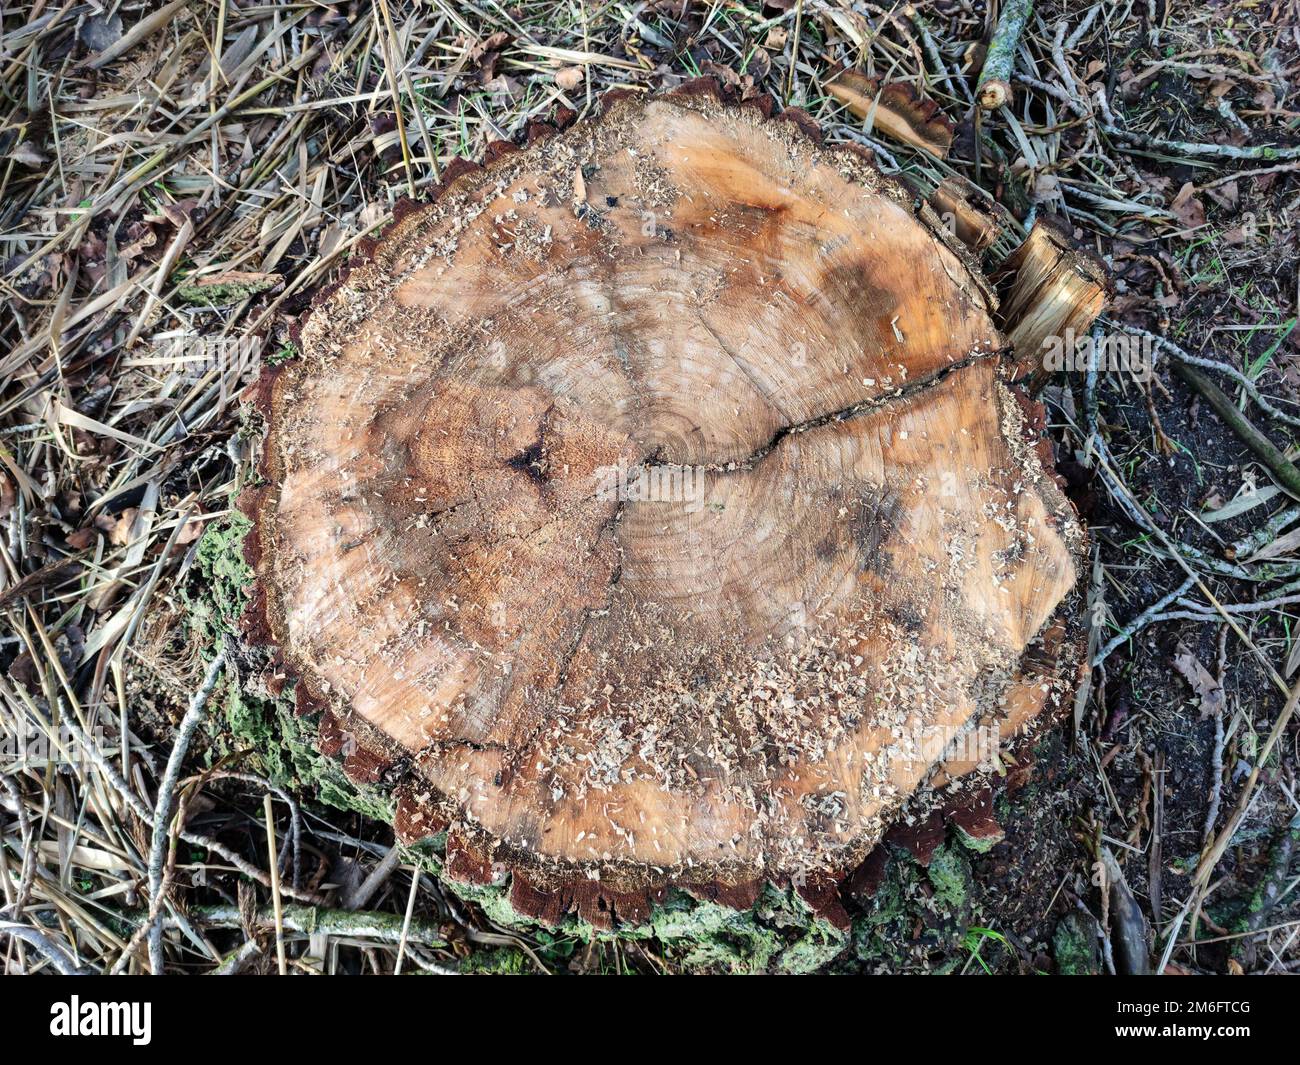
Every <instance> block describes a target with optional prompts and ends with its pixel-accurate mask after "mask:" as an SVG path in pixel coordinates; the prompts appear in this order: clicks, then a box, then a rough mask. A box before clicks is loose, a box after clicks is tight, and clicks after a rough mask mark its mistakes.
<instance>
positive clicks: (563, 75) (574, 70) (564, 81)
mask: <svg viewBox="0 0 1300 1065" xmlns="http://www.w3.org/2000/svg"><path fill="white" fill-rule="evenodd" d="M584 76H585V75H584V74H583V70H582V67H561V68H560V69H559V70H557V71H556V72H555V84H556V85H558V86H559V87H560V88H561V89H563V90H564V91H565V92H573V90H574V89H576V88H577V87H578V86H579V85H581V84H582V79H583V77H584Z"/></svg>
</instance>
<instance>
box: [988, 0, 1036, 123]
mask: <svg viewBox="0 0 1300 1065" xmlns="http://www.w3.org/2000/svg"><path fill="white" fill-rule="evenodd" d="M1033 9H1034V5H1033V0H1004V2H1003V4H1002V10H1001V11H1000V12H999V14H998V24H997V28H996V29H995V30H994V31H993V39H992V40H991V41H989V50H988V53H987V55H985V57H984V69H983V71H982V72H981V73H980V80H979V86H978V87H977V88H976V90H975V98H976V99H977V100H979V105H980V107H982V108H984V110H985V111H996V110H997V109H998V108H999V107H1004V106H1006V105H1007V104H1009V103H1010V102H1011V69H1012V67H1014V66H1015V65H1016V49H1017V48H1019V47H1020V35H1021V34H1022V33H1024V31H1025V23H1026V22H1028V21H1029V14H1030V12H1031V11H1033Z"/></svg>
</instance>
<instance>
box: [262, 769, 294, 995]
mask: <svg viewBox="0 0 1300 1065" xmlns="http://www.w3.org/2000/svg"><path fill="white" fill-rule="evenodd" d="M262 808H263V810H265V812H266V850H267V857H268V859H269V861H268V862H267V868H269V869H270V870H271V905H272V908H273V912H274V914H275V960H276V964H277V965H279V967H280V975H281V976H288V975H289V969H288V964H287V963H286V961H285V958H284V905H283V903H282V902H281V900H280V862H279V860H278V859H277V858H276V856H275V811H274V810H273V809H272V807H271V793H270V792H269V791H268V792H267V793H266V794H265V795H264V796H262Z"/></svg>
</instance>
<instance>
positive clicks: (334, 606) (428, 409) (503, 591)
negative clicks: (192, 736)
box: [242, 86, 1082, 926]
mask: <svg viewBox="0 0 1300 1065" xmlns="http://www.w3.org/2000/svg"><path fill="white" fill-rule="evenodd" d="M768 112H769V108H768V107H766V106H755V105H745V106H732V105H729V104H725V103H723V102H722V101H720V100H719V99H718V98H717V96H716V94H715V93H713V92H711V91H708V90H707V89H705V88H702V87H699V86H693V91H689V92H682V93H677V94H673V95H669V96H661V97H654V98H649V99H643V98H634V97H631V96H628V95H621V96H614V97H610V98H607V99H606V101H605V104H604V107H603V110H602V113H601V114H600V115H599V116H598V117H595V118H593V119H590V120H588V121H584V122H582V123H579V124H578V125H576V126H573V127H572V128H570V129H569V130H567V131H566V132H563V133H559V134H555V131H554V130H543V129H540V128H535V129H534V130H533V131H532V134H533V135H532V136H531V137H530V145H529V146H528V147H527V148H525V149H513V148H512V147H510V146H498V148H497V149H496V150H495V151H494V152H493V153H492V156H493V158H492V161H490V162H489V163H488V164H487V165H486V166H485V167H484V168H482V169H479V168H468V169H466V170H463V171H461V172H459V173H457V174H454V175H452V176H451V178H450V179H449V183H448V184H447V185H446V187H445V188H444V189H443V190H442V191H441V193H440V195H439V196H438V197H437V199H436V202H435V203H433V204H432V205H429V206H425V207H422V208H420V209H414V210H411V211H409V212H408V213H407V214H406V215H405V217H403V218H402V219H401V221H400V222H399V223H398V224H397V225H396V226H395V227H394V228H393V229H392V231H391V232H390V233H389V234H388V235H387V236H386V238H385V239H384V240H383V242H382V243H381V244H380V245H378V246H377V247H376V248H374V249H372V257H371V258H370V260H369V261H367V262H365V263H364V264H361V265H358V266H357V267H356V268H354V269H353V270H352V271H351V273H350V274H349V276H348V277H347V278H346V280H345V282H344V283H343V284H342V285H341V287H338V288H337V289H335V290H333V291H332V292H330V293H328V294H326V295H325V296H323V297H322V298H321V299H320V300H318V305H317V307H316V309H315V310H314V311H313V312H312V314H311V315H310V318H309V319H308V321H307V323H306V324H305V326H304V328H303V330H302V334H301V358H300V359H298V360H295V361H293V362H290V363H288V364H286V365H284V366H282V367H279V368H276V369H274V370H270V371H268V372H267V373H266V374H265V375H264V377H263V380H262V382H261V386H260V390H259V403H260V405H261V408H262V410H263V412H264V414H265V418H266V422H267V427H268V428H267V435H266V442H265V447H264V454H263V460H262V474H263V484H262V486H261V487H259V488H257V489H255V490H253V491H251V492H249V493H248V494H247V495H246V496H245V497H244V499H243V503H242V505H243V507H244V509H245V511H246V512H247V513H248V514H249V515H250V516H251V517H252V518H253V519H254V532H253V533H252V535H251V536H250V539H249V541H248V542H249V556H250V560H251V561H252V562H253V564H254V566H255V569H256V572H257V575H258V581H257V600H256V605H255V609H254V611H253V630H254V633H255V635H256V636H257V638H259V639H262V640H266V641H269V642H271V643H273V644H274V645H276V646H277V647H278V648H279V654H280V659H279V662H280V664H281V668H282V672H283V673H284V674H287V675H289V676H292V677H296V678H297V679H298V687H297V693H298V701H299V706H300V708H301V709H302V710H303V711H304V712H315V711H323V714H324V716H323V720H322V724H321V743H322V746H323V748H324V749H325V750H326V752H327V753H341V754H342V755H344V756H345V758H346V761H345V767H346V768H347V769H348V771H349V772H350V773H351V774H353V775H354V777H357V778H359V779H366V780H370V781H378V782H382V783H387V784H391V785H393V786H394V787H395V789H396V793H397V797H398V805H397V825H396V827H397V829H398V831H399V833H400V834H402V835H403V836H404V837H406V838H419V837H422V836H427V835H430V834H433V833H435V832H439V831H442V830H444V829H446V830H448V839H447V850H448V873H449V875H451V876H453V877H456V878H459V879H469V880H474V881H478V882H486V881H488V880H490V879H494V878H495V879H502V878H505V877H506V876H509V877H510V879H511V887H510V898H511V901H512V903H513V905H514V906H515V908H516V909H517V910H519V911H521V912H524V913H527V914H531V915H534V916H537V917H539V918H541V919H543V920H550V921H554V920H557V919H558V918H559V917H560V916H561V915H562V914H564V913H565V912H567V911H569V910H571V909H577V910H578V911H579V912H580V913H581V914H582V915H583V916H584V917H585V918H587V919H588V920H590V921H593V922H595V923H597V924H600V925H604V926H608V925H609V924H610V923H611V921H612V920H614V919H615V917H621V918H622V919H625V920H631V921H635V920H638V919H640V918H641V917H643V916H644V915H645V913H646V912H647V909H648V904H649V902H650V901H652V900H653V899H655V898H659V897H662V895H663V892H664V891H665V889H666V888H667V887H668V886H670V885H676V886H679V887H682V888H685V889H686V890H689V891H692V892H694V893H696V894H698V895H705V896H707V897H710V898H713V899H718V900H721V901H723V902H725V903H729V904H732V905H737V906H740V905H745V904H747V903H749V902H752V901H753V899H754V898H755V896H756V894H757V892H758V890H759V887H760V886H761V884H762V883H763V882H764V881H765V880H772V881H775V882H777V883H782V884H789V883H793V884H794V885H795V886H796V887H798V888H799V890H801V891H802V892H803V894H804V896H805V897H806V898H807V899H809V900H810V901H811V902H812V903H813V905H814V906H816V907H817V908H819V909H820V910H821V911H822V912H823V913H826V914H828V915H829V916H831V917H833V918H835V919H836V920H839V921H843V920H844V915H843V912H842V910H840V909H839V904H838V901H837V898H836V894H835V884H836V882H837V881H838V880H839V879H840V878H842V877H843V876H844V875H846V874H847V873H849V872H851V871H852V870H853V869H854V868H855V867H856V866H857V865H858V864H859V863H860V862H861V861H862V859H863V858H864V856H865V855H866V854H867V853H868V852H869V851H870V850H871V848H872V847H873V846H874V845H875V844H876V843H877V841H878V840H879V839H880V838H881V835H882V833H883V832H884V830H885V829H886V828H887V827H888V826H889V825H890V823H891V822H892V821H893V820H894V819H896V818H897V817H898V816H899V815H900V812H901V811H903V810H904V807H905V805H908V804H913V805H915V804H917V803H924V801H926V800H925V797H926V796H927V795H928V794H930V793H932V792H934V791H935V789H936V788H941V790H942V792H943V795H944V796H951V795H952V794H954V793H956V792H959V791H960V790H961V789H962V787H963V777H965V776H966V775H967V774H970V773H972V771H977V770H985V771H987V770H989V769H990V768H991V767H992V766H993V764H994V763H995V762H996V759H997V747H998V743H997V738H1000V739H1001V740H1003V741H1007V740H1010V739H1011V738H1012V735H1013V734H1014V732H1016V731H1017V730H1019V729H1021V728H1022V727H1023V726H1025V725H1026V724H1028V723H1029V722H1030V721H1032V720H1033V719H1034V718H1035V717H1036V716H1038V715H1039V714H1040V713H1041V712H1042V711H1043V710H1044V709H1045V708H1047V707H1049V706H1050V705H1052V704H1053V702H1054V701H1055V700H1058V699H1059V697H1060V695H1061V693H1062V692H1063V690H1065V689H1067V688H1069V687H1070V686H1071V684H1072V677H1071V675H1070V674H1071V673H1072V671H1073V669H1074V662H1073V660H1072V659H1071V653H1070V650H1069V649H1070V648H1071V647H1072V641H1071V638H1070V636H1069V615H1070V612H1071V610H1072V609H1073V608H1070V607H1067V606H1065V605H1064V604H1065V603H1066V602H1072V601H1073V600H1072V598H1071V599H1069V600H1067V596H1069V593H1070V592H1071V589H1072V587H1073V585H1074V583H1075V577H1076V568H1077V561H1078V551H1079V549H1080V546H1081V543H1082V532H1081V530H1080V528H1079V526H1078V524H1077V523H1076V520H1075V517H1074V514H1073V511H1072V508H1071V506H1070V504H1069V503H1068V502H1067V500H1066V499H1065V497H1064V496H1063V495H1062V493H1061V491H1060V490H1059V489H1058V487H1057V484H1056V482H1055V480H1054V478H1053V476H1052V474H1051V472H1050V470H1049V469H1048V468H1047V464H1049V463H1050V458H1051V452H1050V448H1047V447H1046V446H1045V445H1043V444H1042V442H1041V441H1040V433H1039V430H1040V429H1041V421H1040V419H1041V414H1040V412H1039V411H1038V408H1037V407H1036V405H1035V404H1033V403H1031V402H1029V401H1028V400H1027V399H1025V398H1023V397H1021V396H1020V395H1018V394H1017V393H1016V392H1015V391H1013V390H1012V389H1010V388H1009V387H1008V386H1007V385H1006V384H1005V383H1004V381H1003V377H1002V365H1003V357H1002V355H1003V351H1004V348H1005V343H1004V340H1003V338H1002V336H1001V335H1000V334H999V332H998V330H997V328H995V326H994V323H993V320H992V317H991V310H992V306H991V303H992V298H991V296H990V292H991V290H990V289H989V286H988V285H987V283H986V282H985V281H984V280H983V278H981V277H980V276H978V273H977V268H976V267H975V266H974V261H973V259H971V258H970V256H969V255H968V254H966V253H965V251H964V248H963V247H962V246H961V245H960V244H959V243H957V242H956V241H955V240H952V239H951V238H947V237H946V235H945V234H944V232H943V228H942V226H939V225H935V226H934V227H931V226H930V225H927V224H926V223H925V222H923V221H922V220H919V219H918V216H917V211H918V208H917V207H916V206H915V205H914V197H913V196H912V195H911V194H910V193H909V192H907V191H906V190H905V189H904V188H902V187H901V186H899V185H897V184H895V183H893V182H891V181H889V180H887V179H885V178H884V177H883V176H882V175H881V174H880V173H879V172H878V170H877V169H876V168H875V167H874V166H873V164H872V163H871V161H870V157H869V156H867V155H864V154H860V153H858V152H856V151H854V150H852V149H850V148H844V147H836V148H825V147H822V146H820V144H819V142H818V139H817V137H816V130H815V127H812V126H811V124H810V122H809V121H808V120H807V119H806V117H800V116H799V115H797V114H792V113H791V112H787V113H786V115H784V116H782V117H783V118H784V119H786V120H784V121H783V120H778V119H772V118H770V117H769V114H768ZM926 211H927V212H928V209H926ZM930 217H933V215H930ZM990 735H992V736H994V737H995V739H994V742H993V744H992V748H991V749H982V748H981V746H980V741H981V740H986V739H987V737H988V736H990ZM972 738H974V739H975V741H976V742H975V743H972V742H971V740H972ZM968 779H970V780H972V781H975V780H977V779H978V773H977V774H976V775H975V776H972V777H969V778H968Z"/></svg>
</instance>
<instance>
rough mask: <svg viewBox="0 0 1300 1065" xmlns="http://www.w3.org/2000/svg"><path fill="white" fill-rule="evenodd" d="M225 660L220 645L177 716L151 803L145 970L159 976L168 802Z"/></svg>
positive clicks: (161, 967) (169, 805)
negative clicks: (173, 736) (181, 714)
mask: <svg viewBox="0 0 1300 1065" xmlns="http://www.w3.org/2000/svg"><path fill="white" fill-rule="evenodd" d="M225 664H226V649H225V647H222V648H221V650H220V651H218V652H217V657H216V658H214V659H213V660H212V664H211V665H209V666H208V671H207V673H206V674H204V677H203V683H202V685H200V687H199V690H198V691H196V692H195V693H194V698H192V699H191V700H190V705H189V708H188V709H187V710H186V711H185V716H184V717H183V718H182V719H181V724H180V728H178V729H177V730H176V742H175V743H174V744H173V745H172V753H171V756H170V757H169V758H168V759H167V768H166V770H165V771H164V772H163V778H162V783H160V784H159V785H158V801H157V803H155V804H154V813H153V841H152V843H151V844H150V847H149V898H150V900H151V901H150V910H151V911H152V912H153V916H152V917H151V918H150V922H149V970H150V971H151V972H152V973H153V975H154V976H161V975H162V971H163V952H162V926H161V925H160V924H159V923H158V919H157V915H158V913H159V912H160V911H161V909H162V888H163V863H164V860H165V858H166V855H167V851H168V849H169V848H168V840H169V839H170V838H171V832H170V831H169V830H168V827H167V826H168V822H169V821H170V820H171V814H172V806H173V805H174V800H175V795H176V785H177V783H178V782H179V781H180V778H181V763H182V762H184V760H185V752H186V751H188V750H189V747H190V740H191V739H193V737H194V731H195V729H197V728H198V727H199V722H200V721H202V720H203V713H204V710H205V708H206V707H207V705H208V699H209V697H210V696H211V695H212V690H213V689H214V688H215V687H216V686H217V678H218V677H219V676H220V675H221V669H222V667H223V666H224V665H225Z"/></svg>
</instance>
